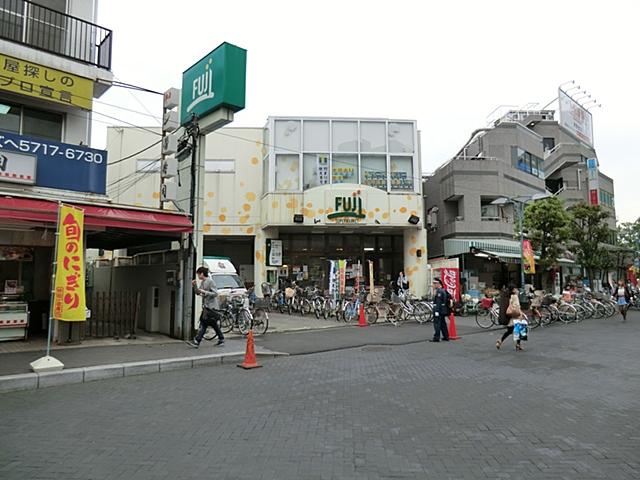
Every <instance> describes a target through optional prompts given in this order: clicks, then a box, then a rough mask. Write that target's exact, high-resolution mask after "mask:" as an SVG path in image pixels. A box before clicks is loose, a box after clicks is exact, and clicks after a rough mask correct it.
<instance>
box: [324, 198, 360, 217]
mask: <svg viewBox="0 0 640 480" xmlns="http://www.w3.org/2000/svg"><path fill="white" fill-rule="evenodd" d="M334 206H335V209H334V211H333V212H331V213H330V214H329V215H327V219H328V220H347V221H349V220H350V221H358V220H362V219H363V218H365V217H366V215H365V214H364V213H363V211H362V197H360V196H350V197H335V204H334Z"/></svg>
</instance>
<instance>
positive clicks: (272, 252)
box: [267, 240, 282, 267]
mask: <svg viewBox="0 0 640 480" xmlns="http://www.w3.org/2000/svg"><path fill="white" fill-rule="evenodd" d="M267 250H268V252H267V266H268V267H281V266H282V240H267Z"/></svg>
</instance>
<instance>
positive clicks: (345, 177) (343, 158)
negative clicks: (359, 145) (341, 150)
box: [331, 154, 358, 183]
mask: <svg viewBox="0 0 640 480" xmlns="http://www.w3.org/2000/svg"><path fill="white" fill-rule="evenodd" d="M331 180H332V182H333V183H358V155H344V154H335V155H334V156H333V160H332V167H331Z"/></svg>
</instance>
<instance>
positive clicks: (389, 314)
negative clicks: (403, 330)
mask: <svg viewBox="0 0 640 480" xmlns="http://www.w3.org/2000/svg"><path fill="white" fill-rule="evenodd" d="M399 310H400V309H399V306H398V305H394V304H392V303H389V304H387V311H386V313H385V320H386V321H387V322H389V323H390V324H392V325H393V326H394V327H397V326H398V311H399Z"/></svg>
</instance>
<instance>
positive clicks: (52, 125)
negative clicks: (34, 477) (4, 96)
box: [0, 102, 64, 142]
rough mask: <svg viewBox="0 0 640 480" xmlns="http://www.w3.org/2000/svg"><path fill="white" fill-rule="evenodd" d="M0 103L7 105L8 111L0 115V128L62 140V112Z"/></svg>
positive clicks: (37, 136)
mask: <svg viewBox="0 0 640 480" xmlns="http://www.w3.org/2000/svg"><path fill="white" fill-rule="evenodd" d="M2 103H3V105H6V106H8V107H9V111H8V112H7V113H6V114H5V115H0V130H5V131H8V132H13V133H21V134H23V135H29V136H32V137H36V138H45V139H47V140H54V141H57V142H60V141H62V124H63V120H64V115H63V114H61V113H55V112H47V111H45V110H37V109H34V108H28V107H22V106H20V105H14V104H9V103H6V102H2Z"/></svg>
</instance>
